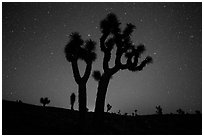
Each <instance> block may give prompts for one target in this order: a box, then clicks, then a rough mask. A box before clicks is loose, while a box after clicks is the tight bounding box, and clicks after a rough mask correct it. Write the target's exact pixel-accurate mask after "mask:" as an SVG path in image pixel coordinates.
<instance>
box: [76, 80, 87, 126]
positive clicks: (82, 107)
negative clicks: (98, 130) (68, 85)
mask: <svg viewBox="0 0 204 137" xmlns="http://www.w3.org/2000/svg"><path fill="white" fill-rule="evenodd" d="M78 87H79V92H78V93H79V96H78V99H79V117H80V118H79V120H80V123H82V124H83V123H84V121H85V114H86V84H84V83H80V84H79V85H78Z"/></svg>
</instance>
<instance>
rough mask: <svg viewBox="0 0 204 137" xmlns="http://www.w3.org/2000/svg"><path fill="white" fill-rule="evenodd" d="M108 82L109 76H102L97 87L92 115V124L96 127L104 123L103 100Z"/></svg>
mask: <svg viewBox="0 0 204 137" xmlns="http://www.w3.org/2000/svg"><path fill="white" fill-rule="evenodd" d="M109 81H110V76H108V75H102V77H101V79H100V81H99V85H98V92H97V97H96V104H95V113H94V123H95V124H96V125H98V126H102V125H103V122H104V106H105V98H106V92H107V89H108V84H109Z"/></svg>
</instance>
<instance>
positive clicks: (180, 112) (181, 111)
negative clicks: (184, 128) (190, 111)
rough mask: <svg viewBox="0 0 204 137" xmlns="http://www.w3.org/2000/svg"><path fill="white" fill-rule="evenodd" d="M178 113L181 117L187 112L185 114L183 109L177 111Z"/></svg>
mask: <svg viewBox="0 0 204 137" xmlns="http://www.w3.org/2000/svg"><path fill="white" fill-rule="evenodd" d="M176 112H177V113H178V114H179V115H184V114H185V112H184V111H183V110H182V109H181V108H179V109H177V110H176Z"/></svg>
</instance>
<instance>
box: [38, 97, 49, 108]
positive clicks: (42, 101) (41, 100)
mask: <svg viewBox="0 0 204 137" xmlns="http://www.w3.org/2000/svg"><path fill="white" fill-rule="evenodd" d="M40 103H41V104H43V107H45V106H46V104H49V103H50V100H49V99H48V97H45V98H43V97H42V98H40Z"/></svg>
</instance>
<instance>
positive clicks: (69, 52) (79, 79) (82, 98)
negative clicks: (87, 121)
mask: <svg viewBox="0 0 204 137" xmlns="http://www.w3.org/2000/svg"><path fill="white" fill-rule="evenodd" d="M95 45H96V43H95V42H94V41H92V40H91V39H90V40H86V41H83V40H82V38H81V36H80V35H79V33H77V32H74V33H71V35H70V40H69V42H68V43H67V45H66V46H65V49H64V52H65V55H66V59H67V61H68V62H70V63H71V65H72V70H73V75H74V79H75V81H76V83H77V84H78V95H79V96H78V101H79V112H80V117H81V120H83V117H84V114H85V113H86V83H87V81H88V79H89V76H90V74H91V69H92V63H93V61H94V60H95V59H96V53H95ZM79 59H80V60H83V61H85V63H86V69H85V72H84V75H83V76H81V75H80V72H79V68H78V60H79Z"/></svg>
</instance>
